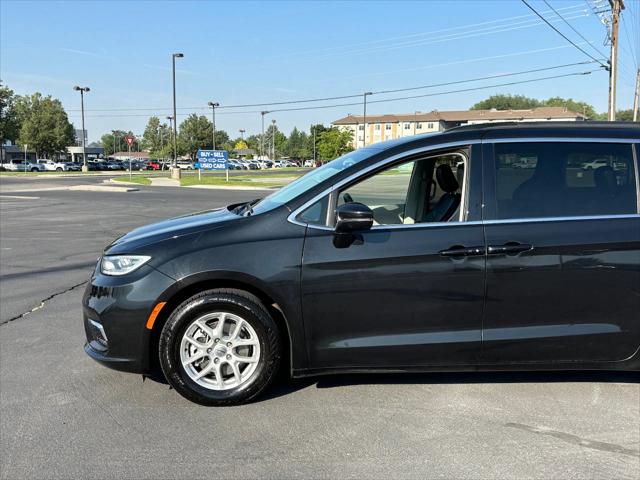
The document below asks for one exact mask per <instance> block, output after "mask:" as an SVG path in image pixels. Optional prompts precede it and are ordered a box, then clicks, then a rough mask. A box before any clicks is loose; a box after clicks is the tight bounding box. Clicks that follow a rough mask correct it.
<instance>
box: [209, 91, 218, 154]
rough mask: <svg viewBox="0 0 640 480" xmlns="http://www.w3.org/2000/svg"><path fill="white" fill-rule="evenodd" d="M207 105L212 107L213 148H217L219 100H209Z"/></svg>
mask: <svg viewBox="0 0 640 480" xmlns="http://www.w3.org/2000/svg"><path fill="white" fill-rule="evenodd" d="M207 105H209V106H210V107H211V124H212V125H213V137H212V139H213V143H212V145H213V150H215V149H216V107H219V106H220V104H219V103H218V102H209V103H208V104H207Z"/></svg>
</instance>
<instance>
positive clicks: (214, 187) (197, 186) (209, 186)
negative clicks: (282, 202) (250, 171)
mask: <svg viewBox="0 0 640 480" xmlns="http://www.w3.org/2000/svg"><path fill="white" fill-rule="evenodd" d="M183 188H204V189H209V190H277V189H278V188H280V187H239V186H238V187H236V186H233V187H232V186H229V187H227V186H224V185H185V186H184V187H183Z"/></svg>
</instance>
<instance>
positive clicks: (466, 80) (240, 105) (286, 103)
mask: <svg viewBox="0 0 640 480" xmlns="http://www.w3.org/2000/svg"><path fill="white" fill-rule="evenodd" d="M591 63H595V61H591V60H585V61H583V62H574V63H565V64H562V65H553V66H550V67H541V68H534V69H530V70H522V71H519V72H510V73H501V74H496V75H487V76H484V77H476V78H468V79H465V80H455V81H451V82H443V83H434V84H430V85H420V86H417V87H406V88H396V89H392V90H379V91H373V92H372V95H383V94H388V93H398V92H409V91H413V90H422V89H425V88H434V87H443V86H446V85H457V84H460V83H469V82H479V81H483V80H492V79H495V78H503V77H510V76H516V75H525V74H528V73H537V72H543V71H548V70H557V69H559V68H567V67H575V66H578V65H587V64H591ZM360 97H362V93H355V94H352V95H339V96H333V97H323V98H310V99H302V100H288V101H278V102H267V103H246V104H239V105H221V106H219V107H217V108H216V110H219V109H223V108H249V107H271V106H278V105H291V104H300V103H315V102H327V101H332V100H345V99H348V98H360ZM205 108H207V107H199V106H198V107H181V109H182V110H199V109H205ZM162 110H165V109H164V108H112V109H93V110H86V109H85V112H87V111H93V112H98V111H101V112H116V111H162ZM166 110H168V108H167V109H166ZM68 111H69V112H74V111H78V110H75V109H72V110H68ZM221 113H224V112H221Z"/></svg>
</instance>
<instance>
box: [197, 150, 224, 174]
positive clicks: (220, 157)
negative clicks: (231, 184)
mask: <svg viewBox="0 0 640 480" xmlns="http://www.w3.org/2000/svg"><path fill="white" fill-rule="evenodd" d="M228 159H229V153H227V151H226V150H198V161H197V162H196V164H195V168H197V169H201V170H226V169H227V160H228Z"/></svg>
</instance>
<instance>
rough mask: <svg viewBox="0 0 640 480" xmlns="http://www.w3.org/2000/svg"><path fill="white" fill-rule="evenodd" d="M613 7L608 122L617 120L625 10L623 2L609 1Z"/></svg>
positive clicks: (617, 0) (620, 0)
mask: <svg viewBox="0 0 640 480" xmlns="http://www.w3.org/2000/svg"><path fill="white" fill-rule="evenodd" d="M609 4H610V5H611V55H610V57H609V106H608V116H607V117H608V120H609V121H610V122H614V121H615V119H616V82H617V81H618V38H619V37H618V27H619V23H620V12H621V11H622V10H624V2H623V0H609Z"/></svg>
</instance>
